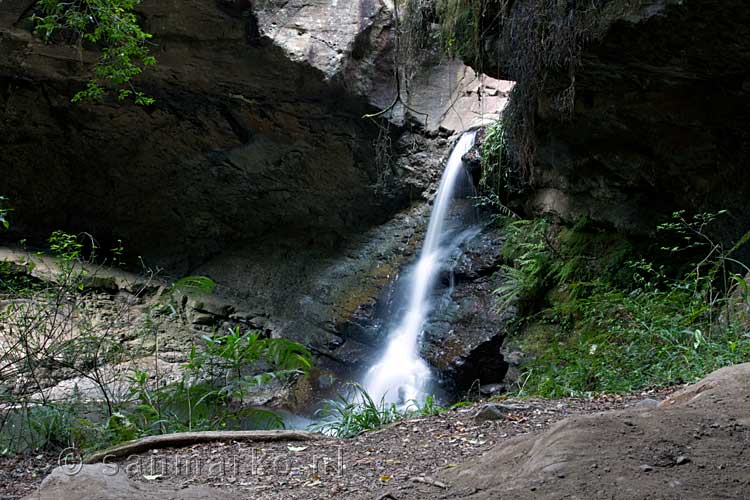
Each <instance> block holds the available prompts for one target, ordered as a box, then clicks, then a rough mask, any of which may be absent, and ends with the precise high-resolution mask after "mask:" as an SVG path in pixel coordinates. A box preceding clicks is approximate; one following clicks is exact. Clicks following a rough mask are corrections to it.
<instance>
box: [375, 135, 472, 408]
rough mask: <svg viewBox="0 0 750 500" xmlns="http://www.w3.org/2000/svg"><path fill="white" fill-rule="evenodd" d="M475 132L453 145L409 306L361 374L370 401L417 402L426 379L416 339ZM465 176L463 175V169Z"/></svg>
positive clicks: (445, 254) (442, 258)
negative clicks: (377, 355) (377, 356)
mask: <svg viewBox="0 0 750 500" xmlns="http://www.w3.org/2000/svg"><path fill="white" fill-rule="evenodd" d="M475 135H476V133H475V132H466V133H464V134H463V135H462V136H461V138H460V139H459V140H458V143H457V144H456V146H455V147H454V148H453V151H452V152H451V155H450V157H449V158H448V164H447V166H446V167H445V172H444V173H443V177H442V179H441V180H440V187H439V188H438V192H437V195H436V196H435V203H434V205H433V208H432V214H431V215H430V224H429V226H428V228H427V235H426V237H425V241H424V244H423V246H422V252H421V254H420V257H419V260H418V261H417V264H416V266H415V268H414V270H413V273H412V275H411V277H410V279H411V281H410V282H409V284H408V294H407V299H408V307H407V309H406V312H405V314H404V317H403V318H402V319H401V321H400V323H399V324H398V326H397V327H396V328H395V330H393V332H392V333H391V334H390V336H389V338H388V347H387V348H386V350H385V352H384V353H383V356H382V357H381V359H380V361H378V363H376V364H375V365H373V366H372V367H371V368H370V369H369V370H368V371H367V374H366V375H365V378H364V381H363V385H364V387H365V389H366V390H367V392H368V393H369V394H370V396H371V397H372V398H373V400H375V401H380V400H381V399H385V401H386V402H389V403H396V404H404V403H407V402H408V401H411V400H420V399H421V398H422V397H423V396H424V395H425V391H426V389H427V386H428V384H429V382H430V377H431V373H430V369H429V367H428V366H427V364H426V363H425V362H424V360H423V359H422V358H421V357H420V356H419V339H420V336H421V335H422V330H423V327H424V323H425V321H426V320H427V316H428V314H429V311H430V300H429V296H430V292H431V291H432V288H433V285H434V282H435V278H436V276H437V275H438V273H439V271H440V269H441V267H442V265H443V264H444V261H445V259H446V258H447V257H448V254H449V251H448V250H449V249H450V243H451V242H450V241H445V240H446V238H445V236H446V219H447V216H448V214H449V211H450V208H451V205H452V202H453V198H454V195H455V191H456V187H457V185H458V184H459V183H458V181H459V179H461V177H462V173H464V172H465V170H464V165H463V161H462V160H461V158H462V157H463V156H464V155H465V154H466V153H467V152H468V151H469V149H471V147H472V145H473V144H474V136H475ZM464 175H465V173H464Z"/></svg>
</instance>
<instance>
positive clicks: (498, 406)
mask: <svg viewBox="0 0 750 500" xmlns="http://www.w3.org/2000/svg"><path fill="white" fill-rule="evenodd" d="M530 409H531V407H530V406H528V405H523V404H515V403H490V404H486V405H484V406H482V407H481V408H480V409H479V411H478V412H477V414H476V415H474V419H475V420H479V421H482V420H502V419H504V418H505V417H507V416H508V415H510V414H512V413H519V412H524V411H529V410H530Z"/></svg>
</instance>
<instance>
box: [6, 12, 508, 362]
mask: <svg viewBox="0 0 750 500" xmlns="http://www.w3.org/2000/svg"><path fill="white" fill-rule="evenodd" d="M33 4H34V2H33V0H12V1H7V0H6V1H4V2H2V3H0V110H1V111H0V147H2V149H3V155H2V163H3V168H5V169H7V170H8V171H9V172H12V175H3V176H0V193H1V194H2V195H5V196H8V197H9V198H10V199H11V202H10V203H11V205H12V206H13V208H14V212H13V221H12V223H13V225H12V229H13V230H14V231H15V233H14V235H12V236H13V237H26V238H30V239H32V240H33V239H36V240H43V239H44V238H46V236H47V235H48V234H49V232H50V231H51V230H54V229H66V230H69V231H74V232H79V231H85V232H87V233H90V234H93V235H94V236H95V237H96V238H97V239H98V240H99V242H100V243H101V244H102V246H106V245H108V244H109V243H111V242H115V241H116V240H117V239H121V240H122V241H123V245H124V246H125V248H126V251H127V253H128V254H129V255H131V256H132V257H133V258H135V256H139V255H140V256H143V257H144V258H145V260H146V262H147V263H148V264H149V265H151V266H154V265H160V266H163V267H165V268H166V269H167V270H168V271H169V272H176V273H187V272H190V273H191V274H205V275H208V276H210V277H212V278H213V279H214V280H215V281H217V282H218V284H219V287H218V294H219V295H220V299H221V300H220V302H222V301H223V302H222V303H229V304H232V307H233V311H232V313H231V314H223V313H222V314H219V315H218V316H217V315H216V314H210V311H208V312H200V311H197V312H196V318H197V319H195V320H196V322H197V323H202V324H203V325H204V326H207V327H211V326H214V325H218V326H220V325H221V324H222V321H224V320H231V319H232V318H231V317H230V316H232V315H237V316H238V317H241V318H242V319H243V321H247V322H248V323H249V324H252V325H253V326H256V327H259V328H262V329H266V330H270V331H272V332H273V334H274V335H283V336H288V337H290V338H293V339H295V340H300V341H302V342H304V343H306V344H311V345H312V346H313V347H315V348H319V349H323V350H327V349H328V347H327V346H328V345H338V344H340V342H341V338H340V335H339V334H340V332H339V331H338V327H337V324H339V323H340V322H341V321H344V320H345V319H346V318H348V317H349V315H351V314H352V313H353V312H354V311H355V310H356V309H357V307H358V306H359V305H361V304H367V303H370V302H371V301H372V299H373V297H375V296H377V295H378V294H379V293H380V290H381V289H382V288H383V287H384V286H385V284H386V283H387V281H388V279H389V278H390V277H391V276H392V275H393V273H394V270H395V269H397V268H398V267H399V266H400V264H401V263H402V262H403V260H404V259H405V258H408V257H409V253H410V252H413V251H414V246H415V244H416V243H415V239H414V235H415V232H416V231H417V229H418V227H420V225H421V224H422V223H423V222H424V220H425V218H426V215H427V211H428V210H427V209H426V208H425V206H424V205H422V203H423V202H424V200H425V198H427V197H429V195H430V193H431V192H432V191H433V190H434V187H435V185H436V183H437V181H438V180H439V177H440V171H441V166H442V161H443V158H444V156H445V154H446V153H447V150H448V148H449V146H450V136H451V134H452V133H453V131H458V130H459V129H462V128H463V127H469V126H473V125H478V124H481V123H485V122H486V121H487V120H490V119H493V118H496V117H497V112H498V110H499V109H500V107H501V106H502V104H503V103H504V99H505V95H506V92H507V88H506V85H505V84H503V83H502V82H495V81H494V80H492V79H488V78H486V77H481V78H480V77H479V76H477V75H476V74H475V73H474V72H473V71H472V70H471V69H470V68H467V67H465V66H463V65H462V64H460V63H456V62H449V63H439V64H438V65H437V66H434V67H433V66H423V67H420V70H419V74H418V76H417V77H416V78H415V82H414V84H413V85H411V86H410V89H409V94H408V96H407V95H404V96H403V97H404V100H405V101H406V102H408V103H409V104H410V105H412V106H414V107H415V108H419V110H424V112H425V113H427V114H426V115H414V116H404V113H403V111H404V110H403V109H395V110H394V113H392V114H388V115H386V117H387V118H390V119H391V121H390V122H389V121H388V120H385V119H383V120H380V121H377V122H376V121H373V120H364V119H362V115H363V114H364V113H366V112H373V111H375V110H377V109H379V108H383V107H385V106H387V105H388V104H389V103H390V102H392V101H393V98H394V93H395V84H394V53H393V50H394V48H393V47H394V43H393V42H394V33H393V31H394V30H393V19H392V13H391V11H390V9H389V4H388V3H387V2H384V1H380V0H373V1H361V2H342V1H338V2H335V1H334V2H331V1H328V0H314V1H312V2H311V1H305V2H302V1H296V0H295V1H291V2H290V1H279V0H265V1H257V2H248V1H245V0H238V1H226V0H210V1H197V0H188V1H177V0H167V1H162V0H145V1H144V2H143V3H142V4H141V5H140V6H139V9H140V10H139V16H140V17H141V19H142V23H143V26H144V29H145V30H146V31H148V32H151V33H153V34H154V39H153V40H154V47H153V52H154V55H155V56H156V58H157V60H158V64H157V65H156V66H155V67H154V69H153V70H151V69H150V70H149V71H147V72H146V73H144V75H143V76H142V78H141V79H140V80H139V82H138V85H139V86H140V87H141V88H142V89H143V90H144V91H146V92H147V93H148V94H150V95H153V96H154V97H155V98H156V100H157V104H156V105H155V106H153V107H151V108H141V107H137V106H133V105H128V104H120V103H113V102H105V103H103V104H96V105H92V104H88V105H73V104H71V103H70V97H71V96H72V95H73V94H74V93H75V92H76V91H77V90H78V89H80V88H81V87H82V85H84V83H85V81H86V80H87V78H88V72H89V70H90V68H91V66H92V65H93V64H94V63H95V61H96V57H97V54H96V53H95V52H93V51H91V50H83V52H82V53H79V52H78V50H76V49H75V48H72V47H68V46H65V45H45V44H43V43H42V42H41V41H40V40H39V39H38V38H37V37H35V36H34V35H33V33H32V31H31V27H32V26H33V23H32V21H31V20H30V17H31V15H32V14H33ZM483 96H490V97H491V98H492V99H494V101H492V103H491V104H492V105H486V104H488V101H486V100H485V101H482V100H481V99H488V98H490V97H483ZM401 252H406V254H403V253H401ZM365 307H366V306H365Z"/></svg>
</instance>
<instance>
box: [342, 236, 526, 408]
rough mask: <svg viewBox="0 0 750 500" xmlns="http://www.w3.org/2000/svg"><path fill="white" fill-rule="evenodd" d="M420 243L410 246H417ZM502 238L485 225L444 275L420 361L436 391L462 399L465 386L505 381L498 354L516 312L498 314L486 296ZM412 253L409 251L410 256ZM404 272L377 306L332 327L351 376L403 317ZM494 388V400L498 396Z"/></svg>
mask: <svg viewBox="0 0 750 500" xmlns="http://www.w3.org/2000/svg"><path fill="white" fill-rule="evenodd" d="M420 242H421V238H415V244H417V245H419V243H420ZM501 246H502V237H501V235H500V232H499V230H498V229H497V228H496V227H495V226H494V225H492V224H490V225H487V226H485V227H477V228H475V232H474V234H473V235H472V236H471V237H470V238H468V239H467V240H466V241H464V242H463V243H462V244H461V245H460V246H459V247H458V248H457V249H456V253H455V256H454V258H453V259H452V261H451V262H449V263H448V265H447V268H446V269H444V270H443V272H442V275H441V276H440V278H439V279H438V282H437V283H436V285H435V289H434V290H433V292H432V296H431V298H430V302H431V304H432V307H433V309H432V311H431V312H430V314H429V319H428V320H427V322H426V323H425V325H424V335H423V338H422V357H423V358H424V359H425V360H426V361H427V362H428V364H429V365H430V366H431V367H432V369H433V370H434V371H435V372H436V374H437V377H438V381H439V383H440V385H441V386H442V388H444V389H445V390H447V391H448V393H450V394H455V395H463V394H464V393H465V392H466V391H467V390H469V389H470V388H471V387H472V386H475V388H476V389H477V390H478V389H479V386H480V385H483V384H499V383H501V382H503V381H504V379H505V375H506V372H507V370H508V364H507V363H506V361H505V359H504V356H503V354H502V352H501V347H502V345H503V340H504V338H505V335H506V326H507V323H508V322H509V321H510V320H511V319H513V318H514V317H515V310H513V309H511V310H506V311H498V310H497V309H496V308H495V300H494V295H493V294H492V292H493V290H495V289H496V288H497V287H498V286H499V284H500V280H501V279H502V278H501V277H500V276H499V275H498V274H497V273H496V271H497V269H498V268H499V266H500V263H501V257H500V248H501ZM418 251H419V246H416V247H415V254H417V253H418ZM410 270H411V269H410V267H409V266H408V265H405V266H403V267H402V268H400V269H396V270H395V271H394V273H393V277H394V279H393V280H392V281H391V282H390V283H389V284H388V285H387V286H386V287H384V288H383V292H382V293H381V295H380V296H379V297H376V299H373V300H371V301H370V302H368V303H365V304H363V305H362V306H360V307H359V308H357V310H356V311H355V314H354V315H353V316H352V317H351V318H349V319H348V320H347V321H344V322H342V323H340V324H339V325H338V331H339V332H340V335H341V337H342V340H343V341H344V344H343V346H341V347H340V348H339V349H338V350H337V351H336V352H335V355H336V356H339V357H341V358H345V359H348V360H350V361H351V362H352V368H351V373H352V374H353V376H354V377H355V378H358V377H359V376H361V375H362V370H363V369H366V368H368V367H369V366H371V365H372V363H373V362H374V361H375V359H374V358H376V357H377V355H378V354H379V347H381V346H384V345H385V341H386V337H387V335H388V334H389V333H390V331H391V328H392V327H393V326H395V324H394V322H395V321H396V322H397V321H398V320H399V319H400V318H401V317H403V314H404V313H405V311H404V308H405V305H406V303H407V299H406V298H405V296H404V294H405V292H406V291H405V290H404V287H405V286H406V285H407V284H408V275H409V272H410ZM502 390H503V388H502V387H497V388H496V392H501V391H502Z"/></svg>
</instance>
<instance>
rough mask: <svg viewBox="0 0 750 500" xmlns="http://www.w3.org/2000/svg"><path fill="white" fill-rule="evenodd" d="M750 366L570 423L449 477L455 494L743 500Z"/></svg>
mask: <svg viewBox="0 0 750 500" xmlns="http://www.w3.org/2000/svg"><path fill="white" fill-rule="evenodd" d="M748 387H750V365H749V364H744V365H738V366H733V367H729V368H724V369H722V370H719V371H717V372H714V373H713V374H711V375H709V376H708V377H707V378H706V379H704V380H703V381H701V382H699V383H698V384H695V385H693V386H690V387H688V388H686V389H684V390H682V391H680V392H677V393H675V394H674V395H673V396H671V397H670V398H668V399H667V400H666V401H664V402H662V403H661V404H660V406H659V407H658V408H654V407H652V406H651V407H650V406H644V407H640V408H634V409H628V410H622V411H612V412H607V413H601V414H598V415H590V416H583V417H573V418H569V419H566V420H563V421H561V422H559V423H557V424H555V425H554V426H553V427H551V428H550V429H549V430H547V431H545V432H544V433H542V434H536V435H533V434H532V435H526V436H519V437H517V438H514V439H513V440H511V441H509V442H507V443H503V444H502V445H498V446H496V447H495V448H493V449H492V450H490V451H489V452H488V453H486V454H484V455H483V456H482V457H481V458H478V459H476V460H470V461H468V462H466V463H464V464H462V465H460V466H459V467H456V468H454V469H449V470H447V471H446V472H443V473H442V474H441V476H442V477H440V479H441V480H443V481H444V482H446V483H448V484H450V485H451V488H450V490H449V491H448V492H447V493H446V495H445V498H471V499H476V500H479V499H485V498H486V499H490V498H534V499H540V500H542V499H553V498H554V499H558V498H568V497H569V498H611V499H616V500H619V499H622V500H625V499H632V498H663V499H675V500H676V499H680V498H743V497H744V496H745V495H746V489H747V485H748V483H749V482H750V469H749V468H748V465H747V463H746V461H744V460H743V459H742V457H743V456H744V454H745V452H746V446H747V443H746V441H745V438H746V437H747V432H748V424H750V421H749V420H748V417H747V416H748V411H749V410H750V407H749V406H748V405H749V404H750V403H749V402H750V393H749V392H748Z"/></svg>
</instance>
